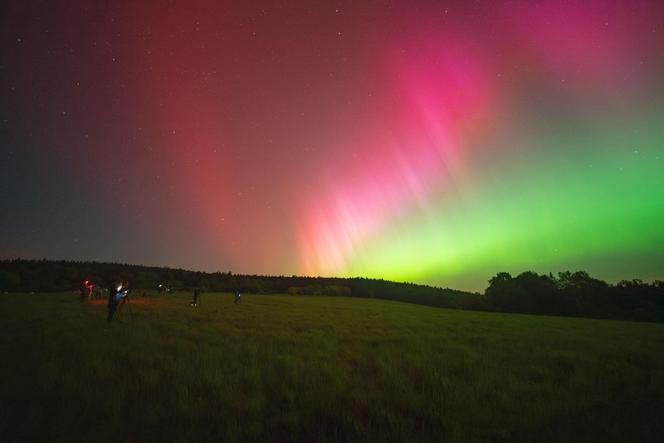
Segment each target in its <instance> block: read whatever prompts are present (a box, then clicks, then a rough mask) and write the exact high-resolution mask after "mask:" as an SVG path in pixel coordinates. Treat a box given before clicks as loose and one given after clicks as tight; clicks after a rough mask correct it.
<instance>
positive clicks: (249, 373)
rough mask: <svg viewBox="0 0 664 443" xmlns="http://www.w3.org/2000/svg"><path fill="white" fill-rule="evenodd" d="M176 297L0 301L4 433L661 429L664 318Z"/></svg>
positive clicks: (112, 435)
mask: <svg viewBox="0 0 664 443" xmlns="http://www.w3.org/2000/svg"><path fill="white" fill-rule="evenodd" d="M189 300H190V295H189V294H186V295H185V294H181V295H167V296H153V297H147V298H135V299H134V300H133V302H132V305H131V310H132V312H130V311H129V309H127V307H125V308H123V311H122V312H120V314H119V316H118V317H117V318H116V320H115V321H114V322H113V323H112V324H110V325H109V324H107V323H106V322H105V314H106V306H105V303H104V302H102V301H98V302H93V303H81V302H79V301H78V300H77V298H76V297H75V296H73V295H71V294H33V295H31V294H9V295H7V294H5V295H0V353H1V354H0V355H1V356H2V364H1V365H0V400H1V403H0V406H1V407H0V441H2V442H10V441H86V442H89V441H155V440H160V441H229V442H233V441H328V440H329V441H414V440H417V441H459V442H461V441H486V440H492V441H500V440H515V441H657V440H659V441H663V439H664V433H663V430H664V425H663V424H662V417H663V416H664V415H663V409H664V406H663V405H664V403H663V402H664V325H660V324H648V323H630V322H617V321H605V320H587V319H573V318H555V317H539V316H527V315H512V314H497V313H482V312H469V311H456V310H446V309H438V308H429V307H423V306H417V305H410V304H405V303H397V302H388V301H381V300H371V299H355V298H328V297H293V296H266V295H262V296H259V295H244V296H243V301H242V304H241V305H234V304H233V300H232V295H230V294H203V295H202V302H201V304H200V305H199V306H198V307H197V308H191V307H189V306H188V302H189ZM132 313H133V319H132V315H130V314H132Z"/></svg>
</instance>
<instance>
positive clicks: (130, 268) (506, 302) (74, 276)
mask: <svg viewBox="0 0 664 443" xmlns="http://www.w3.org/2000/svg"><path fill="white" fill-rule="evenodd" d="M86 279H89V280H91V281H92V282H94V283H95V284H98V285H108V284H110V283H111V282H113V281H118V280H122V281H129V282H131V286H132V287H133V288H134V289H135V290H140V291H141V292H147V293H155V291H156V289H157V287H158V286H159V285H160V284H163V285H167V286H168V287H170V288H174V289H176V290H190V289H192V288H194V287H201V288H203V289H204V290H206V291H214V292H231V291H235V290H239V291H241V292H248V293H257V294H277V293H285V294H292V295H328V296H346V297H365V298H367V297H368V298H381V299H386V300H395V301H403V302H409V303H417V304H422V305H427V306H437V307H446V308H456V309H470V310H483V311H499V312H512V313H523V314H543V315H561V316H575V317H593V318H606V319H622V320H637V321H656V322H664V282H662V281H655V282H653V283H645V282H643V281H641V280H636V279H635V280H623V281H621V282H619V283H617V284H615V285H611V284H608V283H606V282H604V281H602V280H598V279H595V278H592V277H591V276H589V275H588V274H587V273H586V272H583V271H578V272H569V271H566V272H560V273H558V276H554V275H552V274H548V275H547V274H542V275H540V274H537V273H535V272H531V271H527V272H523V273H521V274H519V275H517V276H516V277H512V276H511V275H510V274H509V273H506V272H499V273H498V274H496V275H495V276H494V277H492V278H491V279H490V280H489V286H488V288H487V289H486V291H485V293H484V294H479V293H470V292H464V291H458V290H454V289H450V288H438V287H432V286H426V285H418V284H414V283H397V282H391V281H387V280H378V279H367V278H326V277H301V276H261V275H237V274H233V273H231V272H213V273H207V272H198V271H188V270H184V269H172V268H164V267H150V266H140V265H128V264H121V263H98V262H76V261H53V260H22V259H15V260H2V261H0V291H2V292H7V291H10V292H49V291H75V290H78V289H79V288H80V287H81V284H82V282H83V281H84V280H86Z"/></svg>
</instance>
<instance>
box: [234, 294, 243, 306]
mask: <svg viewBox="0 0 664 443" xmlns="http://www.w3.org/2000/svg"><path fill="white" fill-rule="evenodd" d="M241 297H242V294H240V291H235V304H238V303H240V301H241Z"/></svg>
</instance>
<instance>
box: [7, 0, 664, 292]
mask: <svg viewBox="0 0 664 443" xmlns="http://www.w3.org/2000/svg"><path fill="white" fill-rule="evenodd" d="M77 3H78V4H77ZM96 3H99V4H100V5H97V4H96ZM0 26H1V29H0V33H1V34H0V35H1V38H2V40H1V42H2V43H1V55H0V57H1V58H0V119H1V120H0V150H1V151H0V154H1V156H0V199H1V200H0V201H1V202H2V206H1V212H0V256H1V257H5V258H14V257H22V258H54V259H75V260H97V261H115V262H127V263H134V264H145V265H166V266H175V267H184V268H187V269H194V270H205V271H228V270H231V271H233V272H234V273H251V274H254V273H259V274H286V275H291V274H306V275H325V276H365V277H378V278H386V279H391V280H398V281H403V280H407V281H415V282H420V283H428V284H435V285H441V286H449V287H454V288H459V289H471V290H481V289H483V288H485V287H486V285H487V284H486V281H487V280H488V279H489V278H490V277H491V276H492V275H494V274H495V273H496V272H498V271H508V272H512V273H519V272H521V271H525V270H534V271H537V272H549V271H553V272H554V273H555V272H557V271H561V270H566V269H570V270H580V269H581V270H586V271H588V272H589V273H590V274H591V275H593V276H596V277H599V278H603V279H606V280H608V281H612V282H613V281H617V280H620V279H623V278H642V279H645V280H651V279H655V278H659V279H662V278H664V4H663V3H662V2H659V1H641V2H640V1H624V2H621V1H579V2H573V1H572V2H570V1H514V2H498V1H486V2H482V1H453V2H443V1H431V2H426V1H422V2H416V1H404V2H388V1H364V2H317V1H306V2H305V1H283V2H282V1H267V2H259V1H250V2H233V3H231V2H223V1H204V2H200V1H154V2H149V1H137V2H122V1H115V2H76V1H71V2H53V1H20V2H19V1H4V2H2V5H1V6H0Z"/></svg>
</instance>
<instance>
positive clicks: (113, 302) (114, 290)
mask: <svg viewBox="0 0 664 443" xmlns="http://www.w3.org/2000/svg"><path fill="white" fill-rule="evenodd" d="M120 289H122V284H120V283H118V282H115V283H114V284H112V285H111V286H110V287H109V288H108V316H107V317H106V321H107V322H108V323H110V322H111V320H113V316H114V315H115V311H116V309H118V293H119V292H120Z"/></svg>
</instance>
